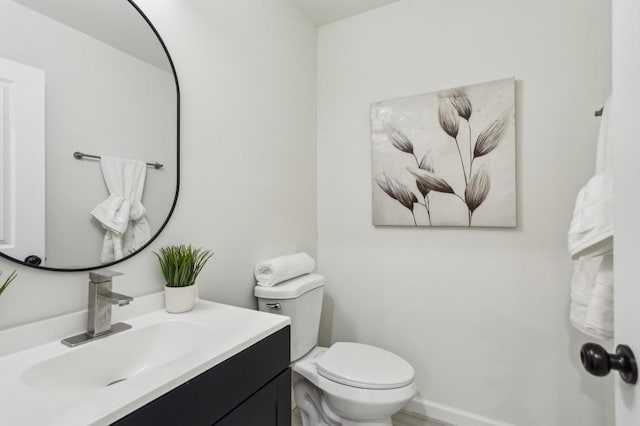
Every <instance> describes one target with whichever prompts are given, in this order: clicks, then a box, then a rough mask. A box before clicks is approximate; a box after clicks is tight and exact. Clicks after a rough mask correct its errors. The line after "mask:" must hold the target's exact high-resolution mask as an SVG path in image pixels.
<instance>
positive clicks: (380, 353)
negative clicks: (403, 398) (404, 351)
mask: <svg viewBox="0 0 640 426" xmlns="http://www.w3.org/2000/svg"><path fill="white" fill-rule="evenodd" d="M316 367H317V370H318V374H319V375H321V376H322V377H324V378H326V379H328V380H331V381H333V382H336V383H340V384H343V385H347V386H351V387H355V388H361V389H397V388H402V387H405V386H407V385H409V384H411V383H412V382H413V379H414V375H415V373H414V370H413V367H411V365H410V364H409V363H408V362H407V361H405V360H404V359H402V358H400V357H399V356H398V355H396V354H394V353H391V352H389V351H386V350H384V349H381V348H377V347H375V346H369V345H363V344H361V343H351V342H338V343H334V344H333V345H332V346H331V348H329V350H327V351H326V352H325V353H323V354H322V355H321V356H319V357H318V358H317V359H316Z"/></svg>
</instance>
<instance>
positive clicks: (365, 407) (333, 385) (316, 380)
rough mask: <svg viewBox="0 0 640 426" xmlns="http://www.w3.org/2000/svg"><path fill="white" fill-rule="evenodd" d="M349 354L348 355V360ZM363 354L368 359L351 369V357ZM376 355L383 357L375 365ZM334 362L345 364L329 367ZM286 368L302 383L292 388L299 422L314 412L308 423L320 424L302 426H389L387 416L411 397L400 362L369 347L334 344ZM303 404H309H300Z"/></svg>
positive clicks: (409, 376)
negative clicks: (289, 368) (297, 406)
mask: <svg viewBox="0 0 640 426" xmlns="http://www.w3.org/2000/svg"><path fill="white" fill-rule="evenodd" d="M349 352H352V353H353V358H351V359H349V358H350V356H349V355H348V353H349ZM345 354H347V355H346V356H345V357H344V358H342V356H344V355H345ZM363 354H367V355H372V356H369V357H367V358H361V359H360V364H359V365H357V366H355V365H353V364H352V362H353V361H356V357H357V356H358V355H363ZM380 354H383V355H389V356H388V357H383V358H387V359H384V360H383V361H384V362H380V361H382V360H381V359H380V357H376V356H375V355H380ZM339 358H342V359H341V360H340V361H343V362H344V361H346V362H344V363H342V365H340V364H341V363H340V362H336V364H337V365H334V364H333V363H332V362H334V361H338V359H339ZM327 360H329V361H330V362H331V364H330V367H329V369H327V367H325V365H326V364H327V363H323V361H327ZM292 368H293V371H294V372H296V373H298V374H299V375H300V376H302V377H303V378H304V380H303V381H299V382H298V383H296V385H295V387H294V397H295V399H296V403H297V404H298V405H299V406H300V408H301V410H302V413H303V422H304V420H305V414H308V413H309V411H314V410H315V411H318V412H317V413H312V415H311V416H310V417H312V418H314V419H320V422H317V421H318V420H315V422H314V421H312V420H311V419H310V420H309V422H308V423H305V426H318V425H322V426H324V425H325V424H326V425H330V426H333V425H334V424H335V425H344V426H347V425H354V426H355V425H361V426H364V425H367V426H373V425H376V426H383V425H384V426H391V415H392V414H394V413H396V412H397V411H399V410H401V409H402V408H403V407H404V406H405V405H406V404H407V402H409V400H410V399H411V398H413V397H414V396H415V395H416V393H417V386H416V384H415V382H414V380H413V379H414V372H413V368H411V366H410V365H409V364H408V363H407V362H406V361H404V360H403V359H402V358H400V357H398V356H396V355H394V354H392V353H390V352H387V351H383V350H382V349H379V348H376V347H374V346H368V345H361V344H357V343H346V342H340V343H336V344H334V345H333V346H332V347H331V348H322V347H316V348H314V349H313V350H312V351H311V353H309V354H308V355H307V356H305V357H303V358H302V359H300V360H298V361H296V362H294V363H293V364H292ZM309 384H311V385H312V387H309ZM316 390H317V391H316ZM305 400H306V401H309V400H311V401H313V403H312V404H308V403H307V404H305ZM323 415H324V417H323ZM316 422H317V423H316Z"/></svg>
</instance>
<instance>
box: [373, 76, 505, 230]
mask: <svg viewBox="0 0 640 426" xmlns="http://www.w3.org/2000/svg"><path fill="white" fill-rule="evenodd" d="M515 150H516V148H515V80H514V79H513V78H510V79H505V80H498V81H492V82H488V83H481V84H475V85H472V86H466V87H459V88H455V89H449V90H443V91H439V92H434V93H427V94H423V95H416V96H410V97H406V98H401V99H394V100H389V101H383V102H378V103H375V104H373V105H372V106H371V152H372V172H373V224H374V225H393V226H463V227H515V226H516V155H515Z"/></svg>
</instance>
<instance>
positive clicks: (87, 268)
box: [0, 0, 180, 272]
mask: <svg viewBox="0 0 640 426" xmlns="http://www.w3.org/2000/svg"><path fill="white" fill-rule="evenodd" d="M126 1H127V2H128V3H129V4H130V5H131V6H132V7H133V8H134V9H135V10H136V11H137V12H138V13H139V14H140V16H141V17H142V18H143V19H144V20H145V22H146V23H147V25H149V28H151V30H152V31H153V33H154V34H155V35H156V38H157V39H158V41H159V42H160V45H161V46H162V49H163V50H164V53H165V54H166V55H167V59H168V60H169V64H170V65H171V72H172V73H173V80H174V82H175V84H176V114H177V122H176V193H175V196H174V197H173V204H172V205H171V210H169V214H168V215H167V218H166V219H165V220H164V222H163V223H162V225H161V226H160V228H159V229H158V231H157V232H156V233H155V234H153V236H152V237H151V238H149V241H147V242H146V243H145V244H144V245H143V246H142V247H140V248H139V249H138V250H136V251H135V252H134V253H131V254H130V255H127V256H125V257H123V258H122V259H118V260H116V261H113V262H109V263H102V264H98V265H95V266H89V267H82V268H50V267H47V266H40V265H33V264H29V263H26V262H24V261H21V260H18V259H15V258H13V257H11V256H7V255H6V254H4V253H2V252H0V257H3V258H5V259H7V260H10V261H12V262H15V263H18V264H20V265H22V266H27V267H29V268H34V269H39V270H44V271H58V272H82V271H90V270H94V269H98V268H106V267H109V266H112V265H115V264H117V263H120V262H124V261H125V260H127V259H130V258H132V257H133V256H135V255H137V254H138V253H140V252H141V251H143V250H144V249H145V248H147V247H148V246H149V245H150V244H151V243H152V242H153V241H154V240H155V239H156V238H157V237H158V235H160V233H162V231H163V230H164V228H165V227H166V226H167V223H169V219H171V216H172V215H173V212H174V210H175V208H176V204H177V202H178V193H179V192H180V85H179V84H178V74H177V73H176V68H175V66H174V64H173V59H172V58H171V55H170V54H169V50H167V46H166V45H165V43H164V40H162V37H160V34H159V33H158V30H156V27H155V26H154V25H153V24H152V23H151V21H150V20H149V18H148V17H147V15H145V14H144V12H143V11H142V10H141V9H140V7H138V5H137V4H136V3H135V2H134V0H126Z"/></svg>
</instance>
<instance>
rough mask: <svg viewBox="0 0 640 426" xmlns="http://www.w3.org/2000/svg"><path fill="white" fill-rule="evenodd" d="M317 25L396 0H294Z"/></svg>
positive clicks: (395, 0)
mask: <svg viewBox="0 0 640 426" xmlns="http://www.w3.org/2000/svg"><path fill="white" fill-rule="evenodd" d="M294 1H295V2H296V3H298V4H299V5H300V8H301V9H302V10H303V11H304V12H305V13H306V14H307V15H308V16H309V17H310V18H311V20H312V21H313V22H314V23H315V24H316V25H317V26H319V27H320V26H322V25H326V24H330V23H332V22H335V21H339V20H341V19H344V18H348V17H350V16H354V15H358V14H360V13H364V12H367V11H369V10H373V9H377V8H379V7H382V6H386V5H388V4H391V3H395V2H397V1H398V0H294Z"/></svg>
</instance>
